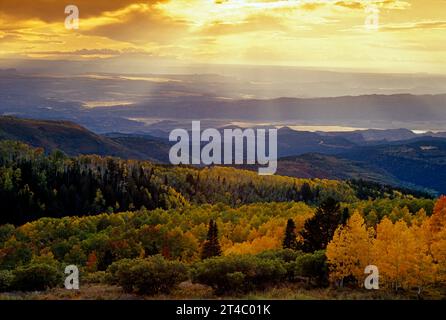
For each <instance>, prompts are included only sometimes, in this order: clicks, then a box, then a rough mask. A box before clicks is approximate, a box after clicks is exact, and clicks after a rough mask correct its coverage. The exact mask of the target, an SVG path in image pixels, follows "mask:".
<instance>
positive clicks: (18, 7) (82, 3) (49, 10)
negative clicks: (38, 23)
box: [0, 0, 167, 22]
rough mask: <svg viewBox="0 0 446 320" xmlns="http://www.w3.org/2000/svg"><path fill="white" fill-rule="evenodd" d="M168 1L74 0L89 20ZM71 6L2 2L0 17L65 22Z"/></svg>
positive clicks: (51, 0)
mask: <svg viewBox="0 0 446 320" xmlns="http://www.w3.org/2000/svg"><path fill="white" fill-rule="evenodd" d="M165 1H167V0H140V1H135V0H74V1H70V3H71V2H72V4H75V5H76V6H77V7H78V8H79V11H80V16H81V17H83V18H89V17H94V16H99V15H101V14H103V13H104V12H108V11H116V10H118V9H122V8H125V7H127V6H129V5H132V4H135V3H143V4H149V5H155V4H158V3H162V2H165ZM67 4H69V3H67V2H65V1H60V0H20V1H11V0H0V15H5V16H9V17H13V18H15V19H19V20H26V19H39V20H42V21H45V22H55V21H64V19H65V16H66V15H65V6H66V5H67Z"/></svg>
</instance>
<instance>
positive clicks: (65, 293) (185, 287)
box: [0, 281, 441, 300]
mask: <svg viewBox="0 0 446 320" xmlns="http://www.w3.org/2000/svg"><path fill="white" fill-rule="evenodd" d="M440 297H441V295H440ZM425 298H426V299H438V298H439V296H438V295H435V294H430V293H429V292H427V293H426V294H425ZM186 299H187V300H189V299H192V300H202V299H222V300H225V299H240V300H376V299H378V300H383V299H384V300H398V299H416V296H414V295H413V294H407V293H406V294H405V293H401V294H393V293H389V292H387V291H384V290H378V291H367V290H355V289H347V288H346V289H333V288H326V289H321V288H313V289H310V288H305V287H303V286H302V285H300V284H293V285H290V284H286V285H278V286H274V287H271V288H268V289H266V290H259V291H255V292H252V293H250V294H245V295H227V296H215V295H214V294H213V292H212V289H211V288H210V287H208V286H204V285H200V284H193V283H191V282H189V281H188V282H183V283H181V284H180V285H179V286H178V287H177V288H175V289H174V290H172V292H171V293H170V294H168V295H166V294H159V295H155V296H141V295H136V294H129V293H125V292H124V291H123V290H122V289H121V288H120V287H117V286H111V285H105V284H84V285H81V288H80V290H75V291H69V290H66V289H63V288H55V289H51V290H48V291H45V292H32V293H22V292H13V293H4V294H0V300H186Z"/></svg>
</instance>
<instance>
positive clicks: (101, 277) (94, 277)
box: [82, 271, 106, 283]
mask: <svg viewBox="0 0 446 320" xmlns="http://www.w3.org/2000/svg"><path fill="white" fill-rule="evenodd" d="M82 279H83V280H84V282H85V283H105V282H106V272H105V271H96V272H90V273H86V274H85V275H84V276H83V277H82Z"/></svg>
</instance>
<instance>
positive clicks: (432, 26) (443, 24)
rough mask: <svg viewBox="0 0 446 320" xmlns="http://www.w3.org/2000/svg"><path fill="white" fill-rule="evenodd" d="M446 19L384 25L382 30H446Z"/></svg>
mask: <svg viewBox="0 0 446 320" xmlns="http://www.w3.org/2000/svg"><path fill="white" fill-rule="evenodd" d="M444 29H446V21H421V22H413V23H402V24H395V25H384V26H382V27H380V30H381V31H390V32H391V31H405V30H444Z"/></svg>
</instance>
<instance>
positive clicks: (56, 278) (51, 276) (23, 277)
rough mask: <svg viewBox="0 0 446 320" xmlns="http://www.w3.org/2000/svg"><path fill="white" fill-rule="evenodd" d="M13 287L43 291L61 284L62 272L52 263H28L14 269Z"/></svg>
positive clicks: (21, 289)
mask: <svg viewBox="0 0 446 320" xmlns="http://www.w3.org/2000/svg"><path fill="white" fill-rule="evenodd" d="M14 277H15V279H14V282H13V288H14V289H15V290H20V291H43V290H46V289H48V288H53V287H56V286H58V285H60V284H62V273H61V272H60V270H59V269H57V268H56V267H55V266H53V265H48V264H44V263H36V264H29V265H27V266H22V267H18V268H17V269H16V270H14Z"/></svg>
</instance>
